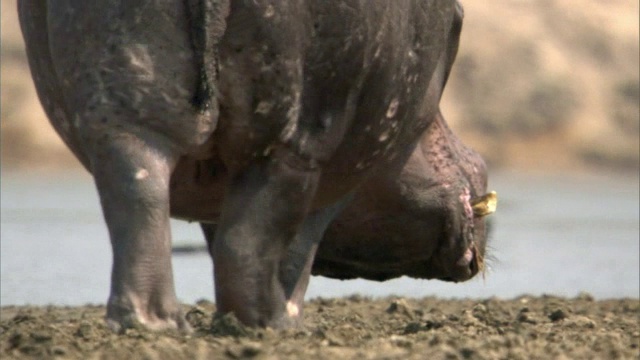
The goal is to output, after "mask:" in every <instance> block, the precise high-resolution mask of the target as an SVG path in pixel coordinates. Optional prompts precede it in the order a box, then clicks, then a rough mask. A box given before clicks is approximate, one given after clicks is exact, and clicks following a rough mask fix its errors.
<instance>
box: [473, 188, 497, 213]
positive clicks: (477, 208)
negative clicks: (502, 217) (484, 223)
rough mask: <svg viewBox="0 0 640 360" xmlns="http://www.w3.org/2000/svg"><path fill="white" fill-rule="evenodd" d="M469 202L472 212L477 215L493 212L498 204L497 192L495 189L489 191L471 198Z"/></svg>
mask: <svg viewBox="0 0 640 360" xmlns="http://www.w3.org/2000/svg"><path fill="white" fill-rule="evenodd" d="M471 204H472V205H471V207H472V208H473V214H474V215H475V216H477V217H483V216H486V215H490V214H493V213H494V212H496V208H497V206H498V194H497V193H496V192H495V191H491V192H489V193H487V194H485V195H482V196H480V197H477V198H475V199H473V200H471Z"/></svg>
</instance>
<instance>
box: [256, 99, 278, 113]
mask: <svg viewBox="0 0 640 360" xmlns="http://www.w3.org/2000/svg"><path fill="white" fill-rule="evenodd" d="M272 108H273V103H271V102H269V101H260V102H259V103H258V106H256V109H255V110H254V112H255V113H256V114H260V115H267V114H269V113H270V112H271V109H272Z"/></svg>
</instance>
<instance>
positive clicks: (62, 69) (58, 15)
mask: <svg viewBox="0 0 640 360" xmlns="http://www.w3.org/2000/svg"><path fill="white" fill-rule="evenodd" d="M19 15H20V22H21V27H22V31H23V35H24V38H25V42H26V45H27V54H28V58H29V64H30V67H31V71H32V74H33V78H34V82H35V84H36V88H37V91H38V95H39V97H40V99H41V102H42V104H43V107H44V109H45V111H46V112H47V114H48V116H49V118H50V120H51V123H52V124H53V126H54V128H55V129H56V131H57V132H58V133H59V134H60V136H61V137H62V139H63V140H64V141H65V143H66V144H67V145H68V146H69V148H70V149H71V150H72V151H73V153H74V154H75V155H76V156H77V157H78V159H79V160H80V161H81V162H82V164H83V165H84V166H85V167H86V168H87V170H89V171H90V172H91V173H92V174H93V176H94V179H95V183H96V187H97V189H98V192H99V195H100V200H101V204H102V208H103V213H104V217H105V221H106V223H107V226H108V229H109V234H110V239H111V244H112V248H113V269H112V276H111V291H110V295H109V299H108V304H107V321H108V323H109V325H110V326H111V327H112V328H114V329H115V330H122V329H125V328H127V327H130V326H135V324H138V323H140V324H143V325H145V326H147V327H149V328H152V329H161V328H181V329H185V330H186V329H188V325H187V323H186V321H185V320H184V318H183V314H181V313H180V310H179V307H178V303H177V300H176V295H175V290H174V285H173V277H172V269H171V236H170V229H169V217H170V216H174V217H177V218H182V219H187V220H190V221H199V222H201V223H202V228H203V231H204V233H205V237H206V239H207V242H208V245H209V250H210V253H211V256H212V258H213V262H214V280H215V290H216V303H217V306H218V309H219V311H221V312H233V313H235V315H236V316H237V317H238V318H239V319H240V320H241V321H243V322H244V323H246V324H248V325H254V326H271V327H286V326H292V325H296V324H299V323H300V322H301V318H302V305H303V304H302V302H303V297H304V293H305V291H306V287H307V284H308V281H309V274H310V273H311V272H312V271H313V272H315V273H317V274H322V275H326V276H331V277H337V278H352V277H365V278H371V279H378V280H383V279H387V278H391V277H396V276H401V275H409V276H414V277H422V278H439V279H444V280H451V281H462V280H466V279H468V278H470V277H472V276H473V275H475V273H476V272H477V271H478V267H479V266H478V259H479V258H481V256H482V255H483V253H484V245H485V233H484V220H482V219H479V218H474V217H473V213H470V201H471V199H473V198H474V197H476V196H479V195H482V194H484V192H485V191H486V170H485V167H484V164H483V162H482V159H480V157H479V156H478V155H477V154H475V153H474V152H472V151H471V150H469V149H467V148H465V147H464V146H463V145H462V144H461V143H460V142H459V141H458V140H457V138H456V137H455V136H454V135H453V134H452V133H451V132H450V131H449V129H448V128H447V127H446V124H445V122H444V119H443V118H442V116H441V115H440V113H439V107H438V103H439V99H440V96H441V93H442V89H443V87H444V84H445V82H446V78H447V76H448V74H449V71H450V68H451V64H452V63H453V59H454V58H455V53H456V51H457V46H458V36H459V27H460V25H461V19H462V14H461V9H460V8H459V5H458V4H456V3H455V1H445V0H440V1H436V0H433V1H432V0H422V1H419V0H406V1H405V0H402V1H400V0H393V1H392V0H388V1H382V0H381V1H375V2H372V1H367V0H360V1H356V0H338V1H313V0H299V1H276V0H272V1H269V0H254V1H241V0H234V1H230V2H227V1H223V0H219V1H216V0H213V1H208V0H207V1H200V0H184V1H163V2H154V1H151V0H135V1H131V0H129V1H122V0H97V1H91V2H85V1H84V0H57V1H50V2H48V1H43V0H19ZM316 252H317V255H316ZM314 259H315V262H314Z"/></svg>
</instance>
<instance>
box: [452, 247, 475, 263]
mask: <svg viewBox="0 0 640 360" xmlns="http://www.w3.org/2000/svg"><path fill="white" fill-rule="evenodd" d="M472 260H473V251H471V249H467V250H466V251H465V252H464V255H462V257H461V258H460V259H459V260H458V261H457V262H456V265H458V266H467V265H469V264H471V261H472Z"/></svg>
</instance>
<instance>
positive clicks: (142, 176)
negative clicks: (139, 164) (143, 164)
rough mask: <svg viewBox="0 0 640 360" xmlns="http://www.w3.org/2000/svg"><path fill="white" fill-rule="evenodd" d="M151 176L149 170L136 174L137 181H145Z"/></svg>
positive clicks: (141, 170) (142, 170)
mask: <svg viewBox="0 0 640 360" xmlns="http://www.w3.org/2000/svg"><path fill="white" fill-rule="evenodd" d="M148 176H149V171H147V169H140V170H138V171H137V172H136V180H144V179H146V178H147V177H148Z"/></svg>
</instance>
